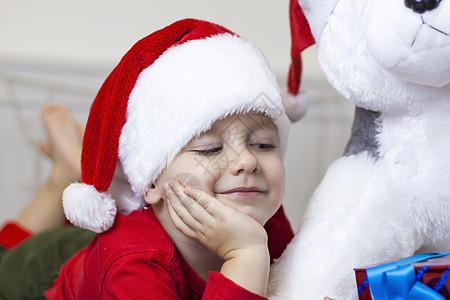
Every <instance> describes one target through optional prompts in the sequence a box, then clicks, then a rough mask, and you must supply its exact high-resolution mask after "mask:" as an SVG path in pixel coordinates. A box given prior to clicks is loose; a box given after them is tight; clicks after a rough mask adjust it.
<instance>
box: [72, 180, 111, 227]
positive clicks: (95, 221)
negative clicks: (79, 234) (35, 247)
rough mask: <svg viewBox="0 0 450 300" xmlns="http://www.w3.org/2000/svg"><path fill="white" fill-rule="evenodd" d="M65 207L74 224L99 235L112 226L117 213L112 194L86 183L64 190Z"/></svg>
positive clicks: (76, 184)
mask: <svg viewBox="0 0 450 300" xmlns="http://www.w3.org/2000/svg"><path fill="white" fill-rule="evenodd" d="M63 207H64V212H65V214H66V218H67V219H68V220H70V222H71V223H72V224H74V225H75V226H78V227H82V228H85V229H88V230H91V231H94V232H97V233H100V232H103V231H105V230H107V229H109V228H110V227H111V226H112V224H113V223H114V218H115V215H116V212H117V208H116V203H115V201H114V200H113V199H112V197H111V195H110V194H108V193H104V192H98V191H97V190H96V189H95V187H94V186H92V185H87V184H84V183H72V184H71V185H69V186H68V187H67V188H66V189H65V190H64V192H63Z"/></svg>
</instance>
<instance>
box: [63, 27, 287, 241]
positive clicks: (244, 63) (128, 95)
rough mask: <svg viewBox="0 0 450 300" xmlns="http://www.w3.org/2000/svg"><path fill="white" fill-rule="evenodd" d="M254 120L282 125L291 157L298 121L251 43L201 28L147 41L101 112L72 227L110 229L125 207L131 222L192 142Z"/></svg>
mask: <svg viewBox="0 0 450 300" xmlns="http://www.w3.org/2000/svg"><path fill="white" fill-rule="evenodd" d="M249 111H257V112H262V113H264V114H266V115H267V116H269V117H271V118H272V119H273V121H274V123H275V124H276V125H277V127H278V134H279V137H280V142H281V146H280V147H281V151H282V153H284V152H285V149H286V143H287V135H288V128H289V123H290V122H289V120H288V118H287V116H286V114H285V112H284V110H283V106H282V102H281V97H280V94H279V87H278V84H277V81H276V78H275V75H274V74H273V72H272V71H271V69H270V67H269V65H268V63H267V61H266V59H265V58H264V56H263V55H262V53H261V52H260V51H259V50H258V49H257V48H256V47H255V46H254V45H253V44H252V43H251V42H249V41H248V40H246V39H244V38H242V37H239V36H237V35H236V34H234V33H232V32H230V31H229V30H227V29H225V28H224V27H221V26H218V25H216V24H212V23H208V22H204V21H199V20H193V19H186V20H181V21H178V22H176V23H174V24H172V25H170V26H168V27H166V28H163V29H161V30H159V31H156V32H155V33H153V34H151V35H149V36H147V37H145V38H143V39H142V40H140V41H139V42H137V43H136V44H135V45H134V46H133V47H132V48H131V49H130V50H129V51H128V53H126V54H125V56H124V57H123V58H122V60H121V61H120V63H119V65H118V66H117V67H116V68H115V69H114V70H113V71H112V73H111V74H110V75H109V77H108V78H107V79H106V81H105V82H104V84H103V85H102V87H101V89H100V91H99V93H98V95H97V96H96V98H95V100H94V102H93V104H92V107H91V110H90V114H89V118H88V122H87V125H86V130H85V135H84V141H83V151H82V157H81V181H82V183H74V184H71V185H70V186H69V187H67V188H66V190H65V191H64V194H63V207H64V211H65V214H66V217H67V219H68V220H69V221H70V222H72V223H73V224H74V225H76V226H79V227H83V228H86V229H89V230H92V231H94V232H103V231H105V230H107V229H109V228H110V227H111V226H112V224H113V223H114V219H115V215H116V212H117V208H118V209H119V210H120V211H121V212H123V213H130V212H131V211H133V210H135V209H138V208H140V207H142V206H143V203H144V201H143V196H144V195H145V192H146V191H147V189H148V188H149V187H150V186H151V184H152V183H153V182H154V181H155V180H156V179H157V177H158V176H159V174H160V173H161V171H162V170H163V169H164V168H165V167H166V166H167V165H169V164H170V163H171V161H172V160H173V159H174V157H175V156H176V155H177V153H178V152H179V151H180V150H181V149H182V148H183V147H184V146H185V145H186V144H187V143H188V142H189V141H190V140H191V139H192V138H194V137H196V136H199V135H200V134H201V133H203V132H205V131H207V130H208V129H210V128H211V125H212V124H213V123H214V122H215V121H216V120H219V119H222V118H224V117H226V116H228V115H232V114H235V113H246V112H249ZM113 175H115V176H114V180H112V179H113ZM112 181H113V183H112ZM112 195H114V197H113V196H112Z"/></svg>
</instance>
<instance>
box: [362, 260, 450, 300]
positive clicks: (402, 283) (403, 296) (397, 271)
mask: <svg viewBox="0 0 450 300" xmlns="http://www.w3.org/2000/svg"><path fill="white" fill-rule="evenodd" d="M446 255H450V252H444V253H422V254H417V255H414V256H411V257H408V258H405V259H401V260H399V261H396V262H391V263H387V264H383V265H379V266H376V267H372V268H368V269H367V270H366V274H367V278H368V280H369V288H370V294H371V295H372V299H373V300H423V299H431V300H442V299H445V298H444V297H442V296H441V295H439V293H438V292H437V291H435V290H433V289H432V288H430V287H428V286H426V285H424V284H423V283H421V282H420V281H416V280H415V269H414V267H413V266H411V264H412V263H416V262H420V261H424V260H427V259H430V258H437V257H441V256H446Z"/></svg>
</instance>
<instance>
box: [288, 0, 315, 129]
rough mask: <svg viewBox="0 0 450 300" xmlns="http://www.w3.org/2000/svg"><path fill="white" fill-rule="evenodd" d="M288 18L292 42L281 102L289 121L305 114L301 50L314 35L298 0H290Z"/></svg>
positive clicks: (310, 41) (311, 40) (312, 41)
mask: <svg viewBox="0 0 450 300" xmlns="http://www.w3.org/2000/svg"><path fill="white" fill-rule="evenodd" d="M289 20H290V26H291V42H292V44H291V64H290V67H289V75H288V80H287V87H288V89H287V91H285V92H283V104H284V108H285V110H286V113H287V114H288V116H289V119H290V120H291V122H296V121H298V120H299V119H300V118H301V117H303V115H304V114H305V112H306V101H307V99H306V95H305V94H303V93H301V92H300V79H301V75H302V59H301V52H302V51H303V50H305V49H306V48H308V47H309V46H311V45H312V44H314V37H313V36H312V34H311V29H310V28H309V24H308V21H307V20H306V18H305V16H304V14H303V11H302V9H301V7H300V5H299V4H298V0H290V4H289Z"/></svg>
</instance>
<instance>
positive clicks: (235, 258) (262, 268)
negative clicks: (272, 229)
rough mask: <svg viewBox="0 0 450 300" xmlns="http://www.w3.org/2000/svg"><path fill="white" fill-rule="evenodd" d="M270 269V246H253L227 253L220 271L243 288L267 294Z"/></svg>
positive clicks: (262, 294) (263, 294)
mask: <svg viewBox="0 0 450 300" xmlns="http://www.w3.org/2000/svg"><path fill="white" fill-rule="evenodd" d="M269 270H270V254H269V250H268V248H267V247H252V248H248V249H239V250H234V251H231V252H230V253H229V254H227V256H226V258H225V262H224V263H223V265H222V268H221V271H220V272H221V273H222V274H223V275H224V276H226V277H227V278H229V279H230V280H232V281H234V282H235V283H237V284H239V285H240V286H242V287H243V288H245V289H247V290H249V291H251V292H253V293H256V294H259V295H261V296H265V293H266V289H267V282H268V280H269Z"/></svg>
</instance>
